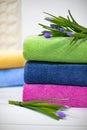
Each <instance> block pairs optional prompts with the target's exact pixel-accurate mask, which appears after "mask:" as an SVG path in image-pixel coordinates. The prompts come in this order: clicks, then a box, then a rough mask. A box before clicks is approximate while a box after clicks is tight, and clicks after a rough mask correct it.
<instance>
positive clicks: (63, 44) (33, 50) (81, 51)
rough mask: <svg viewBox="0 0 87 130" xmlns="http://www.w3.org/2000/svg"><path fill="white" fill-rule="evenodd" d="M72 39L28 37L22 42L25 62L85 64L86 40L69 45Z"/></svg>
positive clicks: (86, 53) (86, 59)
mask: <svg viewBox="0 0 87 130" xmlns="http://www.w3.org/2000/svg"><path fill="white" fill-rule="evenodd" d="M71 41H72V37H52V38H44V37H43V36H29V37H27V38H26V39H25V41H24V46H23V55H24V57H25V59H26V60H33V61H53V62H69V63H87V40H86V41H84V42H81V40H79V41H78V42H77V43H75V44H71Z"/></svg>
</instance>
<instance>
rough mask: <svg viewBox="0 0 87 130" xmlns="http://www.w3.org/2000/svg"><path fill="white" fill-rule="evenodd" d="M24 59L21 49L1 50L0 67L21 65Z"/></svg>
mask: <svg viewBox="0 0 87 130" xmlns="http://www.w3.org/2000/svg"><path fill="white" fill-rule="evenodd" d="M24 64H25V59H24V57H23V54H22V51H21V50H1V51H0V69H7V68H17V67H23V66H24Z"/></svg>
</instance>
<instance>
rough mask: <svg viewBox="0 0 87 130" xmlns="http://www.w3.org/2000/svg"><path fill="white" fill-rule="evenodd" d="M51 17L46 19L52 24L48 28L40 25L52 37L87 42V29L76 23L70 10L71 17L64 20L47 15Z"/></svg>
mask: <svg viewBox="0 0 87 130" xmlns="http://www.w3.org/2000/svg"><path fill="white" fill-rule="evenodd" d="M44 13H45V14H47V15H49V16H50V17H46V18H45V20H47V21H49V22H50V23H51V24H50V26H46V25H43V24H40V23H39V25H40V26H42V27H43V28H45V29H46V31H50V34H51V35H50V36H49V37H45V33H44V34H42V35H44V37H45V38H50V37H61V36H62V37H73V41H78V40H79V39H81V40H82V41H84V40H87V28H86V27H84V26H81V25H80V24H78V23H77V22H76V20H75V19H74V18H73V16H72V14H71V12H70V10H68V14H69V16H67V18H64V17H62V16H59V17H56V16H54V15H52V14H49V13H46V12H44Z"/></svg>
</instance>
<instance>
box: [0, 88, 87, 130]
mask: <svg viewBox="0 0 87 130" xmlns="http://www.w3.org/2000/svg"><path fill="white" fill-rule="evenodd" d="M22 90H23V87H15V88H0V130H18V129H21V130H87V108H70V109H68V110H67V111H65V113H66V115H67V117H66V119H63V120H59V121H57V120H55V119H52V118H50V117H48V116H46V115H43V114H41V113H38V112H35V111H32V110H29V109H26V108H22V107H18V106H14V105H9V104H8V100H18V101H19V100H22Z"/></svg>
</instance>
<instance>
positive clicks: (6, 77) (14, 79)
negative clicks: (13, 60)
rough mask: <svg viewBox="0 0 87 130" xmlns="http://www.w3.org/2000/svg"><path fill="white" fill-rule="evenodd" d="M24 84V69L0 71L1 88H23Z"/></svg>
mask: <svg viewBox="0 0 87 130" xmlns="http://www.w3.org/2000/svg"><path fill="white" fill-rule="evenodd" d="M23 84H24V68H12V69H4V70H0V87H11V86H12V87H13V86H21V85H23Z"/></svg>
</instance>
